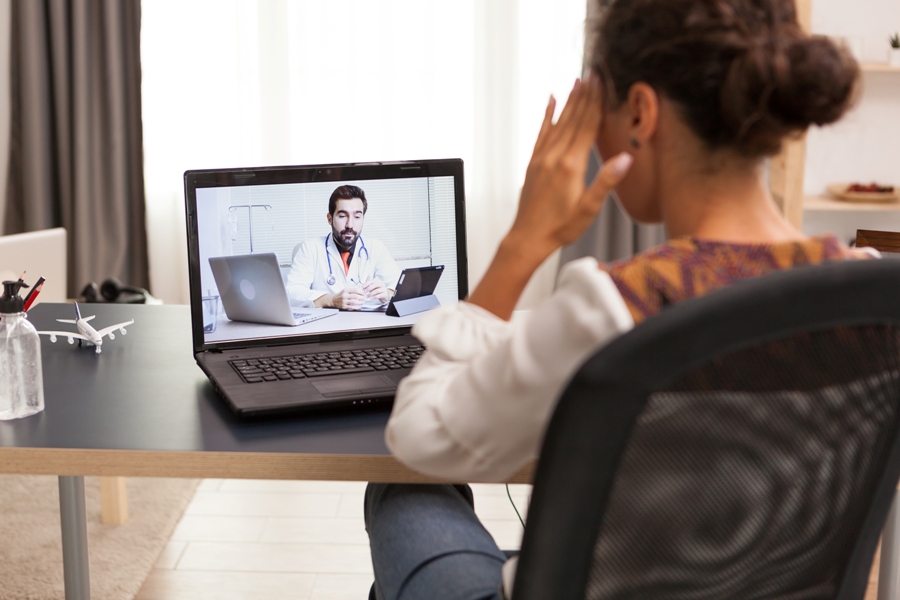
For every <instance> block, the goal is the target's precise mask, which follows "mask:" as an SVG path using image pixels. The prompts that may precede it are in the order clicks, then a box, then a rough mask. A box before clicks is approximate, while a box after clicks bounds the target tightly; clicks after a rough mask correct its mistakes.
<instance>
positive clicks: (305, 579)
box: [135, 569, 365, 600]
mask: <svg viewBox="0 0 900 600" xmlns="http://www.w3.org/2000/svg"><path fill="white" fill-rule="evenodd" d="M315 583H316V575H315V574H311V573H248V572H240V571H236V572H228V573H221V572H211V571H181V570H179V571H168V570H163V569H156V570H154V571H152V572H151V573H150V576H149V577H148V578H147V580H146V581H145V582H144V585H143V586H142V587H141V590H140V591H139V592H138V594H137V596H135V600H272V599H273V598H277V599H278V600H308V599H309V598H310V595H311V594H312V590H313V585H314V584H315ZM363 598H365V596H363Z"/></svg>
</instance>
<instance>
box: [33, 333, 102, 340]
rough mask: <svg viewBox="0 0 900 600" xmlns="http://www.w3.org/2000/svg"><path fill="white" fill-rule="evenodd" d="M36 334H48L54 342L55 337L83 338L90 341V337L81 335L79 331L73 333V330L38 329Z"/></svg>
mask: <svg viewBox="0 0 900 600" xmlns="http://www.w3.org/2000/svg"><path fill="white" fill-rule="evenodd" d="M38 334H39V335H49V336H50V341H51V342H55V341H56V340H55V339H53V338H56V337H67V338H70V339H76V340H84V341H86V342H89V341H91V340H90V338H86V337H84V336H83V335H81V334H80V333H75V332H74V331H38Z"/></svg>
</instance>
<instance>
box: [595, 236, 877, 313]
mask: <svg viewBox="0 0 900 600" xmlns="http://www.w3.org/2000/svg"><path fill="white" fill-rule="evenodd" d="M870 256H871V255H869V254H867V253H865V252H863V251H860V250H854V249H852V248H848V247H847V246H845V245H844V244H842V243H841V242H840V241H839V240H838V239H837V238H836V237H835V236H833V235H823V236H820V237H813V238H809V239H806V240H804V241H801V242H780V243H777V244H734V243H730V242H716V241H708V240H697V239H694V238H691V237H682V238H676V239H673V240H669V241H668V242H666V243H665V244H662V245H660V246H657V247H656V248H651V249H650V250H647V251H646V252H642V253H641V254H638V255H637V256H634V257H632V258H630V259H627V260H623V261H619V262H614V263H610V264H609V265H606V266H605V267H601V268H605V269H606V271H607V272H608V273H609V274H610V276H611V277H612V280H613V282H615V284H616V286H617V287H618V289H619V293H620V294H622V298H624V299H625V304H626V305H627V306H628V309H629V310H630V311H631V316H632V317H633V318H634V322H635V323H639V322H641V321H642V320H644V319H646V318H647V317H650V316H653V315H655V314H657V313H658V312H659V311H660V310H662V309H663V308H664V307H665V306H667V305H669V304H675V303H676V302H681V301H682V300H687V299H689V298H694V297H697V296H702V295H703V294H708V293H709V292H712V291H714V290H717V289H719V288H720V287H723V286H726V285H728V284H730V283H733V282H735V281H739V280H741V279H747V278H750V277H759V276H760V275H766V274H767V273H771V272H772V271H779V270H783V269H791V268H794V267H799V266H803V265H815V264H818V263H822V262H827V261H833V260H844V259H848V258H868V257H870Z"/></svg>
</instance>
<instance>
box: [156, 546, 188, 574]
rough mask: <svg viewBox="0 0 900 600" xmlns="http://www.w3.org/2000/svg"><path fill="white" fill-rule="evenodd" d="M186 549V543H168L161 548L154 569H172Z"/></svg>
mask: <svg viewBox="0 0 900 600" xmlns="http://www.w3.org/2000/svg"><path fill="white" fill-rule="evenodd" d="M186 548H187V542H175V541H170V542H169V543H167V544H166V546H165V547H164V548H163V551H162V554H160V555H159V558H158V559H156V565H154V568H155V569H174V568H175V567H176V565H178V560H179V559H180V558H181V556H182V555H183V554H184V551H185V549H186Z"/></svg>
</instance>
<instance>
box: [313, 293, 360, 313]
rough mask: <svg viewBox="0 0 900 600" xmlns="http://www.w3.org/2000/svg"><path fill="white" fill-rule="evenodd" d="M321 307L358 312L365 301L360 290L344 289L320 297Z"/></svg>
mask: <svg viewBox="0 0 900 600" xmlns="http://www.w3.org/2000/svg"><path fill="white" fill-rule="evenodd" d="M321 300H322V306H324V307H329V308H340V309H341V310H359V309H360V308H362V305H363V303H364V302H365V301H366V293H365V292H364V291H363V289H362V288H344V289H343V290H341V291H340V292H338V293H336V294H325V295H324V296H321Z"/></svg>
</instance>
